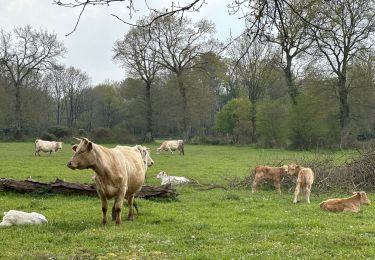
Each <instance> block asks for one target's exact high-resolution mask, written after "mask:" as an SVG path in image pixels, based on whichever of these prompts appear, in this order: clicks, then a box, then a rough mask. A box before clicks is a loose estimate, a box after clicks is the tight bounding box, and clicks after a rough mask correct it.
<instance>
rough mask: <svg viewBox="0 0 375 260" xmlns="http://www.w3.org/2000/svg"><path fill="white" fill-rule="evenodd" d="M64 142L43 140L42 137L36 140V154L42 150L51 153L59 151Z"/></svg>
mask: <svg viewBox="0 0 375 260" xmlns="http://www.w3.org/2000/svg"><path fill="white" fill-rule="evenodd" d="M63 144H64V143H63V142H55V141H43V140H40V139H36V140H35V155H36V154H38V155H39V156H40V154H39V152H40V151H42V152H45V153H48V152H49V154H51V153H53V154H54V153H55V152H57V151H58V150H59V149H62V145H63Z"/></svg>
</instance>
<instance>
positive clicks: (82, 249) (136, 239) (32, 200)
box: [0, 143, 375, 259]
mask: <svg viewBox="0 0 375 260" xmlns="http://www.w3.org/2000/svg"><path fill="white" fill-rule="evenodd" d="M108 147H111V145H108ZM151 147H152V158H153V159H154V161H155V165H154V166H153V167H152V168H149V172H148V183H150V184H153V185H157V184H159V182H158V180H157V179H156V178H155V176H156V174H157V173H158V172H159V171H161V170H164V171H166V172H168V173H170V174H171V175H178V176H187V177H191V178H194V179H197V180H199V181H200V182H202V183H222V184H226V183H227V181H228V180H229V179H233V178H235V177H238V178H244V177H245V176H247V175H248V174H249V171H250V170H251V171H252V169H253V168H254V167H255V165H257V164H265V163H267V164H271V163H278V162H279V161H281V160H284V159H285V160H288V161H293V160H297V159H298V158H301V157H309V156H311V157H312V156H315V154H313V153H310V152H292V151H284V150H260V149H255V148H253V147H233V146H198V145H186V147H185V150H186V155H185V156H179V155H178V154H174V155H171V154H168V153H163V154H160V155H157V154H155V148H156V147H157V145H156V144H155V145H152V146H151ZM341 155H343V154H342V153H337V158H338V160H339V159H340V160H341V159H342V157H341ZM70 156H71V151H70V148H69V147H68V145H66V146H65V147H64V148H63V149H62V150H61V151H60V152H59V153H57V154H56V155H55V156H49V155H46V154H43V155H42V156H41V157H36V156H34V154H33V144H32V143H0V177H9V178H15V179H25V178H26V177H28V176H32V178H33V179H36V180H41V181H52V180H54V179H55V178H56V177H59V178H62V179H64V180H66V181H74V182H86V183H89V182H91V176H93V172H92V171H90V170H84V171H78V170H77V171H72V170H70V169H68V168H67V167H66V163H67V161H68V160H69V158H70ZM259 190H260V191H259V192H258V193H256V194H251V191H250V190H247V189H231V190H228V191H225V190H222V189H214V190H208V191H198V190H197V189H196V188H195V187H191V186H184V187H178V188H177V191H178V193H179V194H180V195H179V196H178V199H177V200H175V201H170V202H167V201H166V202H164V201H149V200H141V199H138V204H139V206H140V215H139V216H138V217H137V218H136V220H135V221H133V222H128V221H124V222H123V223H122V225H121V226H116V225H114V223H112V222H110V223H109V224H108V225H107V226H105V227H103V226H102V225H101V224H100V222H101V210H100V201H99V199H98V198H91V197H85V196H62V195H43V196H42V195H32V194H26V195H20V194H16V193H10V192H0V212H2V211H7V210H9V209H18V210H23V211H28V212H30V211H35V212H39V213H42V214H44V215H45V216H46V217H47V219H48V220H49V223H48V224H47V225H43V226H16V227H7V228H1V229H0V241H1V243H0V249H1V250H0V259H48V258H49V259H133V258H134V259H232V258H233V259H286V258H293V259H296V258H301V259H331V258H337V259H359V258H373V257H374V256H375V225H374V224H373V223H374V221H373V220H374V217H375V216H374V215H375V210H374V209H373V206H371V205H370V206H368V207H363V209H362V211H361V212H360V213H357V214H353V213H345V214H336V213H328V212H323V211H321V210H320V209H319V203H320V202H321V201H322V200H325V199H327V198H328V197H332V196H335V197H336V196H348V194H324V195H317V194H315V193H314V191H313V193H312V196H311V204H310V205H307V204H306V203H304V202H302V203H299V204H297V205H293V204H292V194H291V193H288V192H287V191H286V190H285V189H284V190H283V194H282V195H281V196H279V195H278V194H276V193H274V192H273V191H272V190H269V189H267V188H266V187H264V186H263V187H260V188H259ZM373 197H374V196H373V195H372V194H370V198H371V199H374V198H373ZM111 203H112V202H111ZM124 210H125V211H126V210H127V209H126V208H124ZM122 216H123V219H125V218H126V217H125V216H126V213H125V212H123V214H122Z"/></svg>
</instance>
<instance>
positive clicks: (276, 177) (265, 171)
mask: <svg viewBox="0 0 375 260" xmlns="http://www.w3.org/2000/svg"><path fill="white" fill-rule="evenodd" d="M287 172H288V165H283V166H281V167H271V166H262V165H258V166H257V167H255V171H254V174H255V177H254V180H253V184H252V187H251V188H252V193H255V192H256V190H257V185H258V184H259V182H260V181H262V180H268V181H272V182H273V185H274V186H275V189H276V191H277V192H278V193H279V194H281V179H282V178H283V176H284V174H285V173H287Z"/></svg>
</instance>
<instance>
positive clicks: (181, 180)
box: [156, 172, 190, 185]
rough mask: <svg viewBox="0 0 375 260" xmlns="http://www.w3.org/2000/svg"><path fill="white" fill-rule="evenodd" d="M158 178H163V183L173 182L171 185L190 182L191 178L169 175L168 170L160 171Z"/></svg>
mask: <svg viewBox="0 0 375 260" xmlns="http://www.w3.org/2000/svg"><path fill="white" fill-rule="evenodd" d="M156 178H157V179H161V185H165V184H171V185H178V184H185V183H189V182H190V180H189V179H187V178H185V177H178V176H168V175H167V173H166V172H159V173H158V175H156Z"/></svg>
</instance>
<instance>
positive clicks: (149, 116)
mask: <svg viewBox="0 0 375 260" xmlns="http://www.w3.org/2000/svg"><path fill="white" fill-rule="evenodd" d="M153 141H154V138H153V135H152V106H151V83H150V82H146V135H145V138H144V142H145V143H151V142H153Z"/></svg>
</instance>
